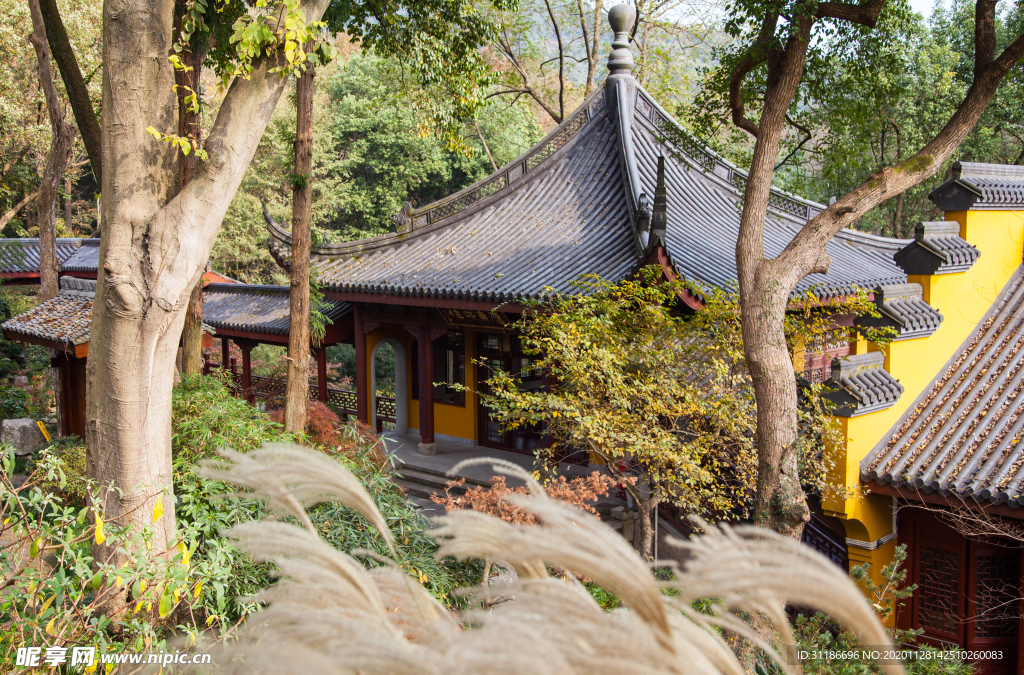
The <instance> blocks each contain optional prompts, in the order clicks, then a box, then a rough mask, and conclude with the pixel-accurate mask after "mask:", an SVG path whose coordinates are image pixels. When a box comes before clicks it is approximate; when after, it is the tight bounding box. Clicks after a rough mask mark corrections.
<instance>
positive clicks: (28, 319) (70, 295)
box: [2, 277, 96, 346]
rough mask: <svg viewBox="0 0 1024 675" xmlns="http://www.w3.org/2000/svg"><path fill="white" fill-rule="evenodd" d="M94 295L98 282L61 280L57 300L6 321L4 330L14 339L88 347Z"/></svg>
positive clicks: (64, 278)
mask: <svg viewBox="0 0 1024 675" xmlns="http://www.w3.org/2000/svg"><path fill="white" fill-rule="evenodd" d="M95 292H96V282H95V281H93V280H91V279H75V278H72V277H61V280H60V292H59V293H58V295H57V297H55V298H52V299H50V300H47V301H46V302H43V303H41V304H39V305H37V306H36V307H33V308H32V309H30V310H28V311H27V312H25V313H24V314H19V315H18V316H16V317H14V318H13V319H10V320H9V321H5V322H4V323H3V324H2V328H3V331H4V333H8V334H11V335H12V336H13V337H15V339H16V338H17V336H19V335H22V336H28V337H35V338H41V339H43V340H49V341H51V342H57V343H60V344H65V345H71V346H73V345H81V344H85V343H86V342H88V341H89V329H90V327H91V324H92V303H93V298H94V296H95Z"/></svg>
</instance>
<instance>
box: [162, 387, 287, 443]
mask: <svg viewBox="0 0 1024 675" xmlns="http://www.w3.org/2000/svg"><path fill="white" fill-rule="evenodd" d="M171 406H172V409H171V418H172V422H171V434H172V436H171V446H172V449H173V451H174V455H175V457H176V458H181V459H183V460H185V461H186V462H194V461H196V460H197V459H201V458H203V457H211V456H213V455H214V454H216V451H217V449H219V448H232V449H234V450H237V451H238V452H248V451H250V450H255V449H256V448H258V447H260V446H261V445H263V444H264V443H266V442H268V441H272V440H284V439H286V438H287V436H286V435H285V434H283V433H282V429H281V426H280V425H279V424H277V423H275V422H274V421H273V420H271V419H270V418H269V417H268V416H267V415H265V414H264V413H262V412H261V411H259V410H258V409H256V408H254V407H253V406H251V405H249V404H248V403H247V402H246V401H245V400H243V399H240V398H235V397H234V395H233V394H232V393H231V391H230V389H229V388H228V387H227V386H226V385H225V383H224V382H223V381H222V379H221V377H219V376H216V375H206V376H204V375H185V376H183V377H182V378H181V382H180V383H179V384H178V385H177V386H176V387H175V388H174V394H173V397H172V401H171Z"/></svg>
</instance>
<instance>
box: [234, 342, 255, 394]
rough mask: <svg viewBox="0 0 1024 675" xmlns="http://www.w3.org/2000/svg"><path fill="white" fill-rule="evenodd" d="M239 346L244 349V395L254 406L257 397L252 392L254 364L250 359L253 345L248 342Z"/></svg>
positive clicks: (240, 343)
mask: <svg viewBox="0 0 1024 675" xmlns="http://www.w3.org/2000/svg"><path fill="white" fill-rule="evenodd" d="M238 346H239V347H241V348H242V395H243V396H245V400H246V401H248V402H249V404H250V405H254V404H255V403H256V396H255V395H254V394H253V390H252V362H251V359H250V358H249V355H250V352H251V351H252V344H250V343H249V342H248V341H246V342H239V343H238Z"/></svg>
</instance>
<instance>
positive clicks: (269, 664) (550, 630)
mask: <svg viewBox="0 0 1024 675" xmlns="http://www.w3.org/2000/svg"><path fill="white" fill-rule="evenodd" d="M260 453H261V454H259V455H257V459H254V461H253V462H246V461H244V459H243V461H239V456H238V455H236V454H234V453H230V454H227V456H228V457H229V458H230V459H231V460H232V461H233V462H234V466H233V467H231V468H230V469H218V470H217V472H216V473H208V474H207V475H211V477H216V478H218V479H220V480H226V481H228V482H234V483H236V484H238V485H241V486H244V487H248V488H250V489H252V490H254V491H256V492H257V493H259V494H260V495H261V496H262V497H263V498H264V499H266V500H267V501H268V503H273V504H275V506H276V508H278V509H280V510H282V511H283V512H286V513H290V514H292V515H296V517H298V515H297V514H295V512H294V509H295V505H296V504H303V503H314V502H311V501H310V500H315V501H323V500H325V499H335V500H337V501H339V502H341V503H343V504H346V505H350V506H352V507H353V508H356V509H357V510H358V511H359V512H360V513H362V514H363V515H364V516H365V517H366V518H367V520H369V521H370V522H371V523H373V524H374V525H375V526H377V527H379V528H382V527H383V523H384V519H383V518H382V517H381V516H380V514H379V512H377V509H376V507H375V506H374V504H373V502H372V500H371V498H370V497H369V495H368V494H366V492H365V490H363V488H362V487H361V486H360V485H359V484H358V481H356V479H355V478H354V477H352V476H351V475H350V474H348V472H347V471H346V470H345V469H344V468H343V467H340V466H337V465H336V464H334V466H333V467H332V469H331V472H332V473H331V474H327V473H326V472H325V469H323V468H321V466H320V464H322V463H319V462H318V461H317V460H318V457H319V456H318V453H315V452H313V451H307V450H303V449H300V448H296V447H294V446H291V447H289V448H288V451H287V452H280V451H277V452H267V453H263V452H262V451H260ZM249 457H252V455H251V454H250V455H249ZM329 461H330V460H329ZM331 463H332V464H333V462H331ZM500 470H501V471H502V472H503V473H507V474H510V475H514V476H516V477H517V478H521V479H522V480H524V481H525V482H526V484H527V485H528V486H529V489H530V494H528V495H521V494H520V495H509V496H508V497H507V499H508V501H509V502H510V503H512V504H514V505H515V506H518V507H520V508H522V509H525V510H527V511H529V512H531V513H533V514H534V515H536V516H537V518H538V520H539V521H540V522H539V524H538V525H511V524H509V523H506V522H504V521H502V520H500V519H498V518H495V517H492V516H489V515H486V514H483V513H479V512H475V511H455V512H452V513H449V514H447V515H445V516H442V517H441V518H439V519H438V522H439V523H440V527H439V529H438V530H436V535H437V537H438V540H439V546H440V549H439V551H438V555H439V556H444V555H454V556H456V557H459V558H467V557H477V558H486V559H490V560H501V561H502V565H503V566H508V567H511V568H513V569H514V570H515V571H516V572H517V573H518V577H519V578H518V579H506V580H505V581H504V582H503V596H502V597H503V599H504V601H502V602H498V603H497V604H495V605H493V606H492V607H491V608H490V609H489V610H486V611H485V610H483V609H476V610H471V611H467V612H465V613H464V614H463V616H462V619H461V620H462V625H459V623H458V622H457V621H456V620H455V619H454V618H453V617H452V616H451V615H450V614H449V612H448V611H447V610H446V609H445V608H444V607H443V606H441V605H440V604H439V603H438V602H437V601H436V600H435V599H434V598H432V597H431V596H430V595H429V594H428V593H427V592H426V591H425V590H423V588H422V587H420V586H419V584H418V583H417V582H416V581H415V580H414V579H413V578H412V577H410V576H409V575H408V574H406V573H405V572H404V571H402V570H401V569H399V568H398V567H396V566H394V564H385V565H384V566H382V567H378V568H376V569H374V570H372V571H367V570H366V569H365V568H364V567H363V565H362V564H360V563H359V562H358V561H357V560H356V559H355V558H353V557H352V556H350V555H347V554H345V553H342V552H339V551H336V550H334V549H333V548H331V547H330V546H329V545H327V544H326V543H325V542H323V541H321V540H320V539H319V537H317V536H316V535H315V533H313V532H312V531H309V530H303V529H302V528H299V527H296V526H293V525H290V524H286V523H279V522H271V523H248V524H245V525H240V526H238V527H235V528H233V529H232V530H231V531H230V534H231V536H233V537H235V538H237V539H238V540H239V541H240V542H241V545H242V546H243V548H244V549H245V550H247V551H248V552H249V553H250V554H251V555H253V556H254V557H256V558H257V559H260V560H267V561H271V562H273V563H274V564H275V565H277V567H278V569H279V571H280V575H281V577H282V580H281V581H280V582H279V583H278V584H276V585H275V586H272V587H270V588H267V589H265V590H263V591H262V592H260V593H259V594H258V595H257V596H256V599H257V600H259V601H261V602H263V603H266V605H267V608H266V610H265V611H263V612H261V613H260V614H258V615H256V616H254V617H251V618H250V620H249V623H250V626H251V630H250V631H249V632H248V633H247V634H246V636H245V637H244V638H243V639H241V640H239V641H238V642H237V643H235V644H233V645H231V646H230V647H229V648H228V651H227V653H225V654H224V655H223V656H222V658H221V659H219V661H218V662H219V663H223V664H225V669H227V670H231V671H232V672H238V673H243V672H244V673H278V672H291V673H339V674H346V675H348V674H355V673H359V674H360V675H376V674H381V675H383V674H385V673H399V674H402V675H406V674H409V675H413V674H416V675H433V674H435V673H437V674H438V675H440V674H441V673H444V674H445V675H477V674H479V673H488V674H489V675H505V674H506V673H507V674H508V675H521V674H522V673H552V674H555V673H558V674H561V673H567V674H576V673H579V674H580V675H594V674H603V673H608V674H609V675H611V674H612V673H615V674H619V673H637V674H640V673H645V674H647V673H651V674H660V673H665V674H669V673H700V674H701V675H704V674H710V675H714V674H723V675H741V674H742V673H743V672H744V669H743V665H742V664H741V663H740V661H739V660H738V659H737V657H736V655H735V653H734V652H733V651H732V649H731V648H730V646H729V645H728V644H727V643H726V641H725V640H724V639H723V638H722V635H721V633H720V630H719V629H722V628H724V629H727V630H729V631H732V632H733V633H735V634H737V635H740V636H743V637H745V638H747V639H749V640H750V641H752V642H754V643H755V644H757V645H758V646H760V647H761V648H763V649H764V650H765V651H767V652H768V653H769V654H770V655H771V656H772V657H773V658H774V659H775V660H776V661H777V663H778V664H779V665H780V667H781V668H782V670H783V671H784V672H787V673H792V674H794V675H796V674H797V673H800V672H801V670H800V667H799V666H798V665H792V664H789V663H787V659H786V658H784V657H783V655H782V653H783V652H784V649H785V645H787V644H791V643H792V634H791V632H790V627H789V624H788V621H787V620H786V617H785V615H784V613H783V607H784V605H785V603H790V602H791V603H795V604H798V605H802V606H807V607H812V608H815V609H819V610H821V611H823V612H826V613H828V614H830V615H831V616H833V617H835V618H836V619H837V620H839V621H840V622H842V623H843V624H844V625H846V626H847V627H848V628H850V629H852V630H853V631H854V632H856V633H857V634H858V635H859V636H860V638H861V639H862V640H863V641H864V642H865V643H867V644H877V645H888V644H889V639H888V637H887V635H886V634H885V631H884V630H883V629H882V627H881V625H880V623H879V622H878V619H877V618H876V617H875V616H874V613H873V612H872V610H871V608H870V605H869V604H868V603H867V601H866V600H865V599H864V597H863V596H862V595H861V594H860V592H859V591H858V590H857V588H856V587H855V586H854V584H853V582H851V581H850V579H849V578H848V577H847V576H846V575H845V574H843V573H842V572H841V571H840V570H839V569H838V568H836V567H835V565H833V564H832V563H831V562H829V561H828V560H826V559H825V558H824V557H823V556H821V555H819V554H817V553H816V552H813V551H811V550H810V549H808V548H807V547H802V546H800V545H799V543H797V542H794V541H792V540H789V539H785V538H783V537H781V536H779V535H776V534H774V533H771V532H766V531H764V530H760V529H757V528H754V527H745V526H740V527H728V526H719V527H711V526H708V525H706V524H703V523H700V525H701V526H702V527H703V528H704V529H705V530H706V534H704V535H702V536H699V537H694V538H692V539H690V540H688V541H679V542H675V544H676V545H677V546H679V547H681V548H682V549H684V550H685V551H686V552H687V553H688V555H689V558H688V560H687V562H686V563H685V564H683V565H680V566H678V567H677V568H676V579H675V580H674V581H672V582H671V583H668V584H665V585H668V586H670V587H672V588H674V589H677V590H678V596H677V597H674V598H670V597H667V596H666V595H664V594H663V593H662V586H663V585H662V584H659V583H658V582H657V581H656V580H655V579H654V577H653V575H652V574H651V571H650V569H649V568H648V566H647V565H646V564H645V563H644V561H643V560H642V559H641V557H640V556H639V555H638V554H637V553H636V552H635V551H634V550H633V549H632V548H631V547H630V546H629V545H628V544H627V543H626V542H625V541H624V540H623V539H622V537H621V536H620V535H618V534H617V533H615V532H614V531H613V530H611V529H610V528H608V527H607V526H606V525H604V524H603V523H601V522H600V521H598V520H597V519H596V518H594V517H593V516H592V515H590V514H588V513H585V512H583V511H582V510H580V509H577V508H575V507H572V506H569V505H566V504H564V503H561V502H556V501H555V500H552V499H550V498H549V497H548V496H547V495H546V494H545V493H544V490H543V488H542V487H541V486H540V485H539V484H538V483H537V482H536V481H535V480H533V478H532V477H531V476H530V475H529V474H527V473H526V472H524V471H522V469H520V468H519V467H516V466H515V465H502V466H501V467H500ZM207 471H209V469H207ZM310 472H314V473H315V474H316V475H315V477H314V476H310V475H308V474H309V473H310ZM339 472H342V473H344V474H347V475H345V476H339V475H335V474H337V473H339ZM236 474H240V475H236ZM335 486H336V487H335ZM293 490H294V493H293V492H292V491H293ZM289 495H290V498H289ZM301 520H302V519H301V518H300V521H301ZM303 522H308V519H307V521H303ZM378 523H379V525H378ZM307 527H308V526H307ZM381 533H382V534H384V533H385V530H383V529H382V530H381ZM548 565H551V566H554V567H557V568H560V569H563V570H567V571H570V572H573V573H577V574H581V575H584V576H586V577H589V578H591V579H593V580H594V582H595V583H597V584H598V585H599V586H601V587H602V588H605V589H607V590H609V591H610V592H612V593H615V594H616V595H617V596H618V597H619V598H620V599H621V600H622V601H623V604H624V605H625V607H623V608H620V609H616V610H613V611H611V612H607V611H604V610H603V609H602V608H601V607H600V606H599V605H598V604H597V603H596V602H595V601H594V600H593V599H592V598H591V597H590V595H589V594H588V593H587V592H586V589H584V588H583V586H582V584H580V583H579V582H578V581H577V580H576V578H575V577H574V576H571V575H566V576H565V577H564V578H553V577H551V576H550V575H549V574H548V571H547V566H548ZM483 590H484V589H477V591H478V592H482V591H483ZM506 591H507V592H506ZM699 598H715V599H716V605H715V606H714V608H713V613H712V614H711V615H708V614H702V613H699V612H697V611H695V610H694V609H693V608H692V607H691V603H692V601H693V600H696V599H699ZM741 616H743V617H747V618H748V620H749V618H750V617H753V618H754V619H755V620H756V621H758V622H760V623H759V624H758V625H755V626H751V624H750V623H748V622H747V621H744V620H743V619H741ZM883 669H884V670H885V672H886V673H888V674H890V675H895V674H896V673H902V672H903V669H902V667H900V666H897V665H888V666H883Z"/></svg>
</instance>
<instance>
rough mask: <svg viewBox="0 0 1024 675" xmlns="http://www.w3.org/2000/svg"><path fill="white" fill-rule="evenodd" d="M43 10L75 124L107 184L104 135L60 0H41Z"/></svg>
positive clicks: (94, 168)
mask: <svg viewBox="0 0 1024 675" xmlns="http://www.w3.org/2000/svg"><path fill="white" fill-rule="evenodd" d="M39 10H40V11H41V12H42V14H43V23H44V24H46V38H47V41H48V42H49V43H50V53H51V54H52V55H53V60H54V61H56V62H57V70H59V71H60V77H61V79H62V80H63V81H64V89H65V90H66V91H67V92H68V99H69V101H70V102H71V111H72V112H73V113H74V115H75V123H76V124H77V126H78V131H79V133H80V134H81V135H82V142H83V143H85V151H86V152H87V153H88V154H89V164H90V168H91V169H92V175H93V176H95V178H96V185H98V186H101V187H102V185H103V145H102V142H101V136H100V124H99V120H98V119H97V118H96V113H95V111H94V110H93V108H92V100H91V99H90V98H89V89H88V87H87V86H86V84H85V80H84V79H83V78H82V70H81V69H80V68H79V67H78V59H77V58H75V52H74V50H73V49H72V48H71V41H70V40H68V33H67V30H65V28H64V22H63V21H62V20H61V18H60V11H59V10H58V9H57V2H56V0H39Z"/></svg>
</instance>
